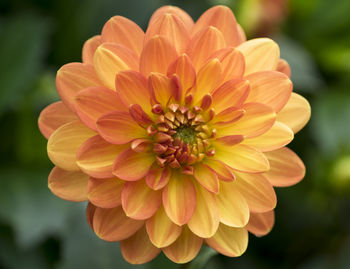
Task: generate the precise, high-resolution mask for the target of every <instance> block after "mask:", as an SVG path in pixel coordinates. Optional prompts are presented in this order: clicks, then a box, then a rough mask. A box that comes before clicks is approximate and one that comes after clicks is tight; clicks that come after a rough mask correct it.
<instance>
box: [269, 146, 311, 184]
mask: <svg viewBox="0 0 350 269" xmlns="http://www.w3.org/2000/svg"><path fill="white" fill-rule="evenodd" d="M265 156H266V157H267V159H268V160H269V163H270V170H269V171H267V172H266V173H264V175H265V176H266V178H267V179H268V181H270V183H271V184H272V185H273V186H278V187H287V186H291V185H294V184H296V183H298V182H299V181H300V180H302V179H303V178H304V175H305V166H304V164H303V161H302V160H300V158H299V157H298V155H296V154H295V153H294V152H293V151H292V150H290V149H289V148H286V147H284V148H281V149H278V150H274V151H270V152H266V153H265Z"/></svg>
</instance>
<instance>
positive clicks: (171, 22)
mask: <svg viewBox="0 0 350 269" xmlns="http://www.w3.org/2000/svg"><path fill="white" fill-rule="evenodd" d="M155 35H161V36H164V37H165V38H166V39H167V40H168V41H169V42H170V43H171V44H173V46H174V47H175V49H176V50H177V52H178V53H182V52H184V51H185V49H186V47H187V43H188V42H189V39H190V34H189V32H188V31H187V29H186V26H185V24H184V22H183V21H182V20H181V19H180V18H179V17H178V16H177V15H175V14H171V13H163V14H162V15H159V16H158V17H157V18H156V19H154V20H153V21H152V24H150V25H149V26H148V28H147V32H146V35H145V41H144V42H145V43H146V42H147V41H148V40H150V39H151V38H152V37H153V36H155Z"/></svg>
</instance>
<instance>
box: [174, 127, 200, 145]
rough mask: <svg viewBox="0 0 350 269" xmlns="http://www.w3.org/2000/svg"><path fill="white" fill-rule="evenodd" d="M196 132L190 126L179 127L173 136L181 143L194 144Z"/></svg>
mask: <svg viewBox="0 0 350 269" xmlns="http://www.w3.org/2000/svg"><path fill="white" fill-rule="evenodd" d="M196 135H197V132H196V131H195V130H193V129H192V127H190V126H181V127H179V128H177V129H176V134H175V136H177V137H179V138H180V139H181V140H182V141H183V142H185V143H188V144H194V143H195V142H196Z"/></svg>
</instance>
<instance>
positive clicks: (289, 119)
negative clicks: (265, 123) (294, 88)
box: [277, 92, 311, 133]
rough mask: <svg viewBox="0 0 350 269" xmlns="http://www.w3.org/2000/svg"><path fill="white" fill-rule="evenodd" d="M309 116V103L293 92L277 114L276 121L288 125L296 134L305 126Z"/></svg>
mask: <svg viewBox="0 0 350 269" xmlns="http://www.w3.org/2000/svg"><path fill="white" fill-rule="evenodd" d="M310 116H311V107H310V104H309V102H308V101H307V100H306V99H305V98H304V97H302V96H301V95H299V94H297V93H294V92H293V93H292V95H291V97H290V99H289V100H288V102H287V104H286V105H285V107H284V108H282V110H281V111H280V112H279V113H278V114H277V120H278V121H280V122H283V123H284V124H286V125H288V126H289V127H290V128H291V129H292V130H293V132H294V133H297V132H299V131H300V130H301V129H302V128H303V127H304V126H305V125H306V123H307V122H308V121H309V119H310Z"/></svg>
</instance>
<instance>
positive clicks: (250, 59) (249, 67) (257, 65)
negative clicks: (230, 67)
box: [237, 38, 280, 75]
mask: <svg viewBox="0 0 350 269" xmlns="http://www.w3.org/2000/svg"><path fill="white" fill-rule="evenodd" d="M237 49H238V50H240V51H241V52H242V53H243V55H244V58H245V64H246V66H245V67H246V68H245V75H249V74H251V73H254V72H259V71H265V70H276V68H277V64H278V60H279V58H280V50H279V47H278V45H277V44H276V43H275V42H274V41H273V40H271V39H269V38H255V39H251V40H249V41H246V42H244V43H242V44H241V45H239V46H238V47H237Z"/></svg>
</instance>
